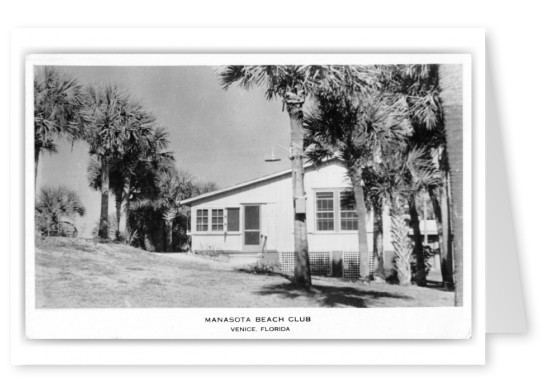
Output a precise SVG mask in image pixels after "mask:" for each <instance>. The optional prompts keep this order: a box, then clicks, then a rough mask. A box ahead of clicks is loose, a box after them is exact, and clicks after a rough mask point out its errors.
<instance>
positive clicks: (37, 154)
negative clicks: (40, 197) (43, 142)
mask: <svg viewBox="0 0 551 391" xmlns="http://www.w3.org/2000/svg"><path fill="white" fill-rule="evenodd" d="M39 160H40V149H39V148H37V146H36V145H35V146H34V187H35V189H34V190H35V192H36V178H38V161H39Z"/></svg>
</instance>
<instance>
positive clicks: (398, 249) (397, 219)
mask: <svg viewBox="0 0 551 391" xmlns="http://www.w3.org/2000/svg"><path fill="white" fill-rule="evenodd" d="M395 202H396V200H391V207H390V219H391V225H392V227H391V229H390V236H391V239H392V246H393V248H394V259H393V261H392V264H393V278H395V279H396V280H397V281H398V283H399V284H400V285H410V284H411V258H412V249H411V241H410V240H409V235H408V234H409V227H408V226H407V224H406V222H405V221H404V219H403V217H402V215H401V213H399V208H398V207H397V206H396V203H395Z"/></svg>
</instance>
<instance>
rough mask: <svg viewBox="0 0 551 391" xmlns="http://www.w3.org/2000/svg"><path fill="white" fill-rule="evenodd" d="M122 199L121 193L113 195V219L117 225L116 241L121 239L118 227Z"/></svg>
mask: <svg viewBox="0 0 551 391" xmlns="http://www.w3.org/2000/svg"><path fill="white" fill-rule="evenodd" d="M122 197H123V195H122V193H119V192H117V194H115V217H116V220H117V223H116V224H117V226H116V227H115V238H116V240H120V239H121V231H120V226H121V210H122Z"/></svg>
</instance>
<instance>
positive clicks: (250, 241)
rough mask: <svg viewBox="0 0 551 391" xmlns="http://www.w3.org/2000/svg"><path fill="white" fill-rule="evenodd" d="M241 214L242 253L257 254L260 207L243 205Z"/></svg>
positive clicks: (259, 241)
mask: <svg viewBox="0 0 551 391" xmlns="http://www.w3.org/2000/svg"><path fill="white" fill-rule="evenodd" d="M243 214H244V217H243V221H244V224H243V251H245V252H258V251H260V248H261V240H260V239H261V238H260V205H245V206H244V208H243Z"/></svg>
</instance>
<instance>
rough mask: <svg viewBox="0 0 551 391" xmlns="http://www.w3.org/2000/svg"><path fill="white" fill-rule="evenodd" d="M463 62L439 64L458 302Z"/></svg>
mask: <svg viewBox="0 0 551 391" xmlns="http://www.w3.org/2000/svg"><path fill="white" fill-rule="evenodd" d="M462 71H463V68H462V65H455V64H446V65H439V67H438V77H439V81H440V88H441V91H442V92H441V94H440V97H441V99H442V107H443V109H444V126H445V131H446V132H445V134H446V150H447V152H448V163H449V166H450V185H451V186H450V187H451V194H450V205H451V212H452V213H451V223H452V224H451V226H452V233H453V253H454V280H455V305H456V306H462V305H463V96H462V95H463V83H462V82H463V78H462Z"/></svg>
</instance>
